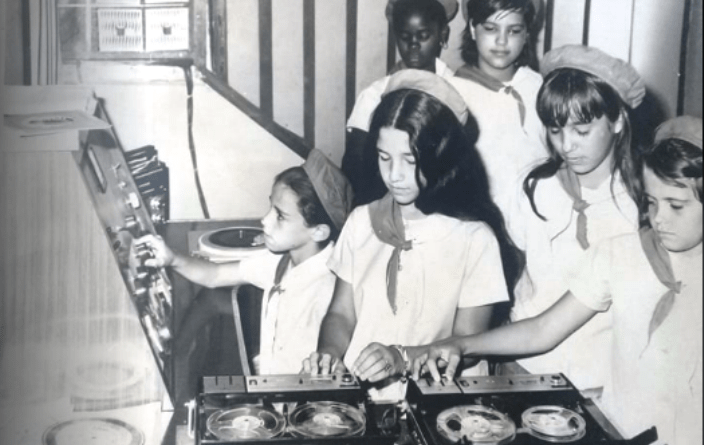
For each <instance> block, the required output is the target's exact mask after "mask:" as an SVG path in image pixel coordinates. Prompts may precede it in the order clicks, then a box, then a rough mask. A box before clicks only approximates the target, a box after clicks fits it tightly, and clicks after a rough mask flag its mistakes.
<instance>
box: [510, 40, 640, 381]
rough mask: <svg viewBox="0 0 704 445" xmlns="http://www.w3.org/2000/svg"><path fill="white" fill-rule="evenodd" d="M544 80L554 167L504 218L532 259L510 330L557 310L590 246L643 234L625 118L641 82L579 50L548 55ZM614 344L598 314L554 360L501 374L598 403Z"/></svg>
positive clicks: (602, 57) (534, 179) (534, 178)
mask: <svg viewBox="0 0 704 445" xmlns="http://www.w3.org/2000/svg"><path fill="white" fill-rule="evenodd" d="M541 71H542V73H543V75H544V76H545V80H544V84H543V86H542V87H541V89H540V91H539V94H538V99H537V101H538V102H537V111H538V115H539V117H540V119H541V121H542V122H543V124H544V125H545V127H546V132H547V142H548V148H549V153H550V157H549V158H548V159H547V161H545V162H544V163H542V164H540V165H538V166H537V167H535V168H534V169H533V170H531V171H530V172H529V173H528V175H527V177H526V178H525V180H524V181H523V184H522V190H520V191H519V193H518V194H519V196H517V197H516V199H515V200H514V202H513V204H512V205H511V211H510V212H511V213H510V215H508V216H507V223H508V226H509V230H510V233H511V236H512V238H513V239H514V241H515V242H516V244H517V245H518V247H519V248H521V249H523V250H524V251H525V253H526V272H525V274H524V276H523V277H522V278H521V280H520V281H519V283H518V286H517V287H516V290H515V296H516V301H515V305H514V308H513V310H512V314H511V319H512V320H513V321H517V320H522V319H525V318H530V317H533V316H536V315H538V314H540V313H542V312H543V311H545V310H546V309H548V308H549V307H550V306H552V305H553V304H554V303H555V302H556V301H557V300H558V299H559V298H560V297H561V296H562V295H563V294H564V293H565V291H566V290H567V283H568V281H569V280H570V279H571V278H573V277H574V276H576V274H577V273H578V272H579V268H580V266H579V265H580V262H581V261H582V260H583V259H584V257H585V256H586V255H587V252H588V251H589V250H590V246H592V245H593V244H595V243H597V242H599V241H601V240H604V239H607V238H612V237H615V236H618V235H622V234H624V233H631V232H635V231H636V230H637V228H638V209H637V206H636V204H635V202H634V198H633V197H632V193H629V192H628V190H631V189H632V188H633V187H632V186H633V183H634V181H635V178H636V174H635V169H634V166H633V160H632V149H631V126H630V121H629V111H628V110H629V108H635V107H637V106H638V105H639V104H640V102H641V100H642V98H643V96H644V94H645V88H644V85H643V82H642V80H641V78H640V76H639V75H638V73H636V71H635V70H634V69H633V68H632V67H631V66H630V65H628V64H626V63H625V62H623V61H621V60H620V59H616V58H614V57H611V56H609V55H607V54H605V53H603V52H601V51H600V50H597V49H595V48H589V47H585V46H581V45H569V46H564V47H561V48H558V49H555V50H553V51H551V52H550V53H548V54H546V55H545V57H544V59H543V62H542V65H541ZM610 342H611V320H610V318H609V315H608V314H600V315H598V316H596V317H594V319H592V320H591V321H590V322H589V323H587V324H586V325H585V326H584V327H583V328H581V329H580V330H579V331H578V332H576V333H575V334H574V335H572V336H571V337H570V338H568V339H567V340H566V341H565V342H564V343H562V344H561V345H560V346H559V347H557V348H556V349H554V350H553V351H551V352H549V353H547V354H544V355H541V356H537V357H530V358H522V359H520V360H518V362H517V363H518V366H515V364H513V363H506V364H504V365H503V366H501V367H500V368H501V369H502V371H503V372H506V373H511V372H525V370H527V371H529V372H531V373H550V372H556V371H559V372H564V373H565V374H566V375H567V376H568V378H570V379H571V380H572V382H573V383H574V384H575V386H577V387H578V388H580V389H581V390H590V389H593V390H594V393H595V394H597V395H598V394H599V392H600V388H602V387H603V385H604V383H605V381H606V380H607V379H608V369H609V367H608V366H605V365H606V364H607V363H606V362H607V361H608V357H609V352H608V351H609V347H610ZM587 351H588V352H587Z"/></svg>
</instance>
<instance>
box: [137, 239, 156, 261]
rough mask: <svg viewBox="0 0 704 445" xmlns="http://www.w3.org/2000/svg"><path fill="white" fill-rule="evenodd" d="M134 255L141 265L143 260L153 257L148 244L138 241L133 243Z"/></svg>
mask: <svg viewBox="0 0 704 445" xmlns="http://www.w3.org/2000/svg"><path fill="white" fill-rule="evenodd" d="M134 256H135V257H136V258H137V259H138V260H139V262H140V263H141V264H142V265H143V264H144V261H146V260H147V259H149V258H153V257H154V254H153V253H152V249H151V248H150V247H149V245H148V244H146V243H140V244H135V245H134Z"/></svg>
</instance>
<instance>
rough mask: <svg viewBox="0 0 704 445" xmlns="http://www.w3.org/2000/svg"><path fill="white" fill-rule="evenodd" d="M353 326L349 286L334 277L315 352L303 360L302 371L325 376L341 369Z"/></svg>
mask: <svg viewBox="0 0 704 445" xmlns="http://www.w3.org/2000/svg"><path fill="white" fill-rule="evenodd" d="M356 326H357V316H356V314H355V311H354V291H353V289H352V285H351V284H350V283H348V282H346V281H344V280H341V279H340V278H338V279H337V280H336V281H335V290H334V292H333V296H332V301H331V302H330V307H329V308H328V312H327V314H325V318H323V322H322V324H321V326H320V336H319V337H318V350H317V351H316V352H313V353H312V354H311V355H310V357H308V358H307V359H305V360H304V361H303V372H305V373H310V374H328V373H330V372H335V371H338V370H344V369H345V367H344V365H343V364H342V358H343V357H344V355H345V352H347V347H348V346H349V344H350V340H351V339H352V334H353V333H354V329H355V327H356Z"/></svg>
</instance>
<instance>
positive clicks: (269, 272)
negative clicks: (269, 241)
mask: <svg viewBox="0 0 704 445" xmlns="http://www.w3.org/2000/svg"><path fill="white" fill-rule="evenodd" d="M332 251H333V245H332V243H330V245H328V246H327V247H326V248H325V249H323V250H322V251H320V252H319V253H317V254H315V255H314V256H312V257H310V258H308V259H307V260H306V261H304V262H302V263H301V264H299V265H297V266H296V267H293V268H289V269H288V271H287V272H286V273H285V274H284V276H283V278H282V280H281V284H280V286H281V289H283V291H282V292H273V293H271V292H270V290H271V288H272V287H273V286H274V275H275V273H276V268H277V266H278V264H279V261H280V260H281V255H277V254H273V253H271V252H265V253H263V254H262V255H258V256H256V257H252V258H248V259H245V260H243V261H242V262H241V263H240V270H241V273H242V277H243V279H244V280H245V281H247V282H249V283H251V284H253V285H255V286H257V287H260V288H262V289H264V297H263V298H264V299H263V301H262V313H261V336H260V351H259V373H260V374H297V373H299V372H300V371H301V369H302V364H303V360H304V359H305V358H306V357H308V356H309V355H310V352H311V351H315V350H316V348H317V347H318V335H319V334H320V325H321V323H322V321H323V317H324V316H325V314H326V313H327V310H328V306H330V301H331V300H332V293H333V290H334V288H335V275H333V273H332V272H331V271H330V269H328V267H327V265H326V263H327V261H328V259H329V258H330V255H331V254H332ZM270 293H271V298H269V294H270Z"/></svg>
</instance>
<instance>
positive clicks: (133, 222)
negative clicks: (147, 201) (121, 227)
mask: <svg viewBox="0 0 704 445" xmlns="http://www.w3.org/2000/svg"><path fill="white" fill-rule="evenodd" d="M138 226H139V221H137V217H136V216H134V215H129V216H125V229H127V230H133V229H136V228H137V227H138Z"/></svg>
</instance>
